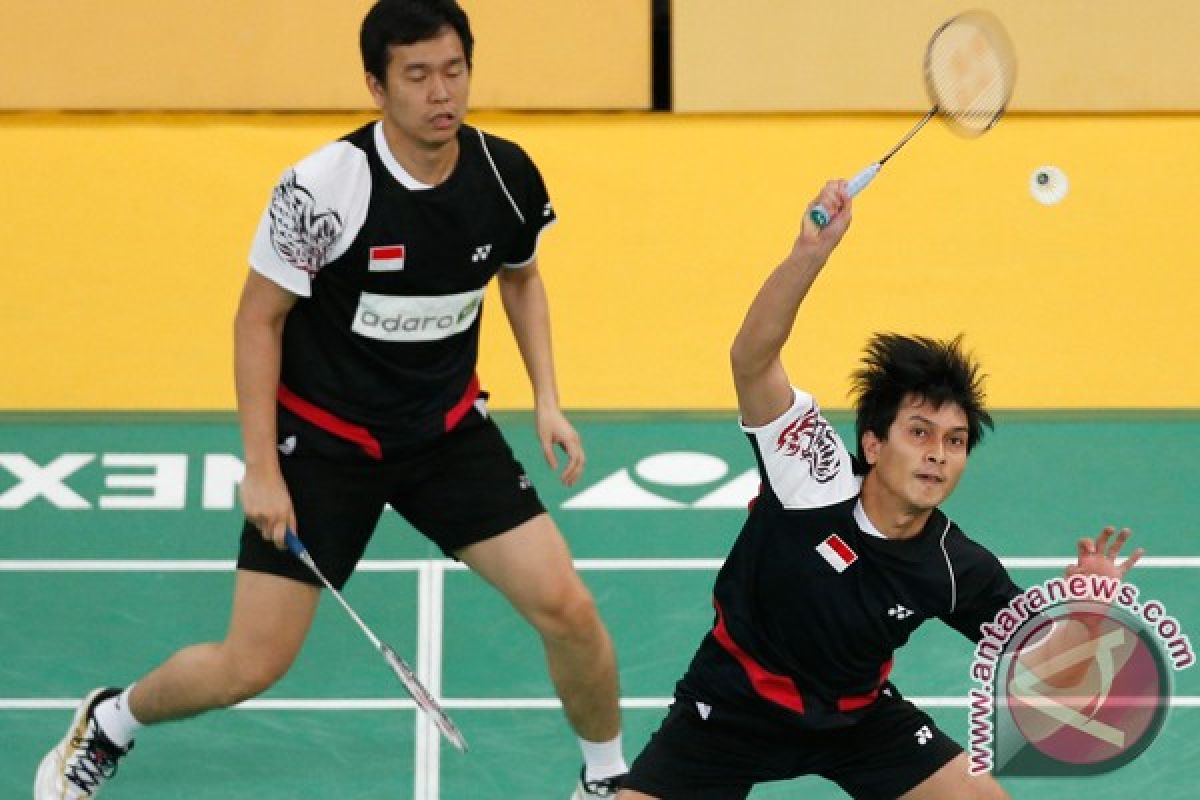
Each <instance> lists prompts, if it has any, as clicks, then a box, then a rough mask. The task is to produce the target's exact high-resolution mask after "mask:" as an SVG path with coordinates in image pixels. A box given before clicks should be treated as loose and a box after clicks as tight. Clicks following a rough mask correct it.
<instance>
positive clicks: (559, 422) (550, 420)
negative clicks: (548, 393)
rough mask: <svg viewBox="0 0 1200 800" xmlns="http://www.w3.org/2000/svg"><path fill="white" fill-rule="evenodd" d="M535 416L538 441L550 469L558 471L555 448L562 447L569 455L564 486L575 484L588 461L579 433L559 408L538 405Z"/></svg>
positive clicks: (564, 472)
mask: <svg viewBox="0 0 1200 800" xmlns="http://www.w3.org/2000/svg"><path fill="white" fill-rule="evenodd" d="M535 416H536V419H537V435H538V441H539V442H541V445H542V454H543V455H544V456H545V457H546V463H547V464H549V465H550V469H552V470H554V471H555V472H557V471H558V453H557V451H556V450H555V448H556V447H561V448H562V450H563V452H564V453H566V455H567V465H566V466H565V467H563V471H562V475H561V480H562V482H563V486H574V485H575V482H576V481H578V480H579V477H580V476H581V475H583V466H584V464H585V463H586V461H587V459H586V458H585V457H584V455H583V442H582V440H580V438H579V434H578V433H576V432H575V428H574V427H572V425H571V423H570V422H568V421H567V418H566V417H565V416H564V415H563V413H562V411H561V410H559V409H557V408H544V407H542V406H538V408H537V411H536V412H535Z"/></svg>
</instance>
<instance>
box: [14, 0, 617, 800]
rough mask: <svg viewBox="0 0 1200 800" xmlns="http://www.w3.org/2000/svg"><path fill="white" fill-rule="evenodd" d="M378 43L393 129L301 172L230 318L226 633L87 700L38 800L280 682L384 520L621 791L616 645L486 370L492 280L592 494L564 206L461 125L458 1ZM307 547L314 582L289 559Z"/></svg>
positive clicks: (396, 8) (542, 435)
mask: <svg viewBox="0 0 1200 800" xmlns="http://www.w3.org/2000/svg"><path fill="white" fill-rule="evenodd" d="M360 44H361V48H362V57H363V64H364V68H365V72H366V83H367V88H368V89H369V91H370V93H371V96H372V97H373V99H374V101H375V103H376V105H377V107H378V108H379V110H380V112H381V117H382V118H381V119H380V120H378V121H376V122H372V123H370V124H368V125H366V126H364V127H362V128H360V129H359V130H357V131H354V132H352V133H350V134H348V135H346V136H345V137H343V138H342V139H340V140H339V141H336V142H333V143H331V144H329V145H327V146H325V147H323V148H321V149H320V150H318V151H316V152H315V153H313V154H312V155H310V156H309V157H307V158H305V159H303V160H301V161H300V162H299V163H297V164H296V165H295V166H294V167H293V168H292V169H289V170H287V171H286V172H285V174H284V175H283V177H282V179H281V180H280V181H279V183H278V185H277V186H276V187H275V189H274V193H273V195H272V197H271V199H270V202H269V204H268V207H267V209H266V211H265V212H264V214H263V215H262V218H261V222H260V224H259V228H258V232H257V235H256V238H255V240H254V243H253V245H252V249H251V254H250V265H251V270H250V272H249V275H248V277H247V279H246V282H245V287H244V290H243V293H242V298H241V303H240V306H239V309H238V313H237V319H236V324H235V372H236V384H237V397H238V410H239V416H240V420H241V424H242V434H243V444H244V447H245V460H246V474H245V479H244V481H243V482H242V487H241V495H242V504H243V507H244V510H245V514H246V524H245V527H244V529H243V531H242V534H241V550H240V553H239V556H238V562H237V564H238V570H237V578H236V585H235V589H234V598H233V613H232V620H231V622H230V625H229V629H228V633H227V635H226V638H225V639H224V641H221V642H216V643H208V644H198V645H194V646H192V647H188V648H185V649H183V650H181V651H180V652H178V653H176V654H175V655H174V656H172V657H171V658H170V659H169V660H167V661H166V662H165V663H164V664H162V665H161V666H159V667H158V668H157V669H155V670H153V671H151V672H150V673H149V674H147V675H146V676H145V677H143V678H142V679H140V680H138V681H137V682H135V683H134V684H133V685H132V686H131V687H127V688H125V689H123V690H122V689H101V690H96V691H94V692H92V693H91V694H89V695H88V696H87V698H85V700H84V701H83V703H82V704H81V706H80V708H79V710H78V712H77V713H76V715H75V718H74V719H73V720H72V722H71V725H70V728H69V729H68V731H67V733H66V735H65V736H64V737H63V739H62V741H61V742H60V743H59V744H58V745H57V746H56V747H55V748H54V749H53V750H51V751H50V752H49V753H48V754H47V755H46V757H45V759H44V760H43V761H42V762H41V765H40V767H39V769H38V772H37V777H36V788H35V793H34V795H35V798H36V800H51V798H53V799H54V800H83V799H84V798H90V797H93V796H94V795H95V794H96V792H97V791H98V790H99V789H100V788H101V786H102V785H103V784H104V783H105V782H106V781H108V780H109V779H110V778H111V777H112V775H113V773H114V772H115V770H116V765H117V760H118V759H120V758H122V757H123V756H124V755H125V754H126V753H127V752H128V751H129V749H130V747H131V746H132V744H133V738H134V735H135V733H137V731H138V730H139V728H141V727H142V726H143V725H151V724H154V723H159V722H163V721H166V720H173V719H180V718H184V717H191V716H194V715H196V714H200V713H202V712H205V711H209V710H211V709H216V708H223V707H227V706H231V705H233V704H235V703H238V702H241V701H243V700H246V699H248V698H250V697H253V696H255V695H257V694H259V693H261V692H263V691H265V690H266V689H267V688H268V687H270V686H271V685H272V684H274V683H275V682H276V681H277V680H278V679H279V678H280V677H281V676H283V675H284V673H285V672H287V670H288V668H289V667H290V666H291V664H292V662H293V660H294V659H295V657H296V655H297V653H298V652H299V651H300V647H301V645H302V644H303V642H304V640H305V638H306V636H307V635H308V631H309V627H310V625H311V623H312V620H313V616H314V614H315V612H316V609H317V601H318V598H319V596H320V589H321V582H320V581H319V580H318V578H317V577H316V574H315V572H314V571H313V570H314V569H315V570H317V571H319V572H320V574H321V575H322V576H324V577H325V578H327V579H328V581H329V584H330V586H332V587H334V588H336V589H340V588H341V587H342V586H343V585H344V584H345V583H346V581H347V580H348V579H349V577H350V576H351V574H352V573H353V572H354V570H355V567H356V565H357V563H358V561H359V559H360V558H361V557H362V555H363V552H364V550H365V548H366V547H367V544H368V541H369V540H370V537H371V535H372V533H373V531H374V529H375V527H376V523H377V522H378V521H379V519H380V516H381V514H382V513H383V512H384V509H385V507H386V506H388V505H391V506H392V507H393V508H394V509H396V510H397V511H398V512H399V513H400V514H402V515H403V516H404V517H405V518H406V519H408V520H409V521H410V522H411V523H412V524H413V526H414V527H416V528H417V529H418V530H419V531H420V532H421V533H423V534H424V535H425V536H426V537H428V538H429V539H430V540H431V541H433V542H434V543H435V544H436V545H437V546H438V547H439V548H441V549H442V551H443V552H445V553H446V554H447V555H448V556H452V557H454V558H457V559H459V560H461V561H462V562H464V563H465V564H467V565H468V566H469V567H470V568H471V569H472V570H474V571H475V572H477V573H478V574H479V575H481V576H482V577H483V578H484V579H486V580H487V581H488V582H489V583H491V584H492V585H493V586H495V587H496V588H497V589H498V590H499V591H500V592H501V593H502V594H503V595H504V596H505V597H506V598H507V599H508V600H509V602H511V603H512V605H513V606H514V607H515V608H516V610H517V611H518V612H519V613H520V614H521V616H523V617H524V618H525V619H527V620H528V621H529V622H530V623H531V624H532V625H533V627H534V628H535V629H536V630H537V632H538V634H540V636H541V640H542V642H543V645H544V649H545V655H546V660H547V663H548V666H549V671H550V676H551V679H552V681H553V683H554V686H555V689H556V691H557V693H558V695H559V697H560V698H561V699H562V703H563V707H564V710H565V713H566V716H567V720H568V722H569V723H570V725H571V726H572V728H573V729H574V730H575V732H576V734H577V735H578V737H579V739H580V746H581V749H582V751H583V762H584V766H583V769H582V770H581V774H580V777H579V780H578V781H577V782H576V781H575V779H574V775H572V777H571V781H572V782H573V783H574V784H575V795H574V796H575V797H576V798H578V800H586V799H587V798H593V797H611V796H613V795H614V794H615V793H616V789H617V783H618V781H619V776H620V775H621V774H623V773H624V772H625V762H624V758H623V755H622V752H621V741H620V716H619V709H618V688H617V671H616V663H615V657H614V655H613V648H612V643H611V640H610V638H609V635H608V633H607V631H606V629H605V627H604V625H603V623H602V621H601V619H600V617H599V615H598V614H597V611H596V607H595V603H594V601H593V599H592V596H591V594H590V593H589V591H588V590H587V588H586V587H585V586H584V584H583V582H582V581H581V580H580V578H579V576H578V575H577V574H576V572H575V570H574V567H573V565H572V561H571V556H570V553H569V552H568V549H567V546H566V543H565V542H564V540H563V537H562V535H561V534H560V533H559V531H558V529H557V527H556V526H555V525H554V523H553V521H551V519H550V517H549V516H548V515H547V514H546V511H545V508H544V507H543V506H542V503H541V501H540V500H539V499H538V495H537V492H536V490H535V489H534V488H533V486H532V485H531V483H530V481H529V479H528V478H527V477H526V475H525V471H524V469H523V468H522V466H521V465H520V464H519V463H518V462H517V461H516V459H515V458H514V457H513V453H512V451H511V449H510V448H509V446H508V444H507V443H506V442H505V439H504V437H503V436H502V434H501V432H500V430H499V429H498V428H497V426H496V424H495V422H493V420H492V419H491V418H490V417H489V415H488V411H487V404H486V399H487V393H486V392H485V391H483V389H482V387H481V383H480V380H479V377H478V376H477V374H476V372H475V365H476V360H477V356H478V344H479V331H480V319H481V315H482V305H483V297H484V290H485V287H486V286H487V284H488V283H490V282H491V280H492V279H493V278H495V279H496V280H497V283H498V284H499V290H500V297H501V299H502V302H503V305H504V309H505V312H506V314H507V316H508V319H509V322H510V323H511V327H512V329H513V331H514V335H515V338H516V340H517V344H518V345H519V349H520V352H521V356H522V358H523V360H524V364H525V368H526V371H527V372H528V375H529V379H530V383H531V385H532V389H533V395H534V399H535V404H536V407H535V419H536V427H537V435H538V438H539V440H540V443H541V447H542V450H543V453H544V455H545V457H546V459H547V461H548V462H549V463H550V465H551V467H552V468H554V469H557V468H558V464H559V462H558V458H559V453H558V450H559V449H561V450H562V451H563V452H564V453H565V456H566V461H565V464H564V466H563V469H562V473H561V478H562V480H563V482H564V483H565V484H567V485H571V484H573V483H574V482H575V481H576V480H578V478H579V476H580V473H581V471H582V469H583V466H584V453H583V449H582V447H581V445H580V441H579V436H578V435H577V434H576V432H575V430H574V428H573V427H572V426H571V424H570V423H569V422H568V421H567V419H566V417H565V416H564V414H563V412H562V411H561V409H560V406H559V399H558V393H557V388H556V386H555V383H556V381H555V369H554V361H553V357H552V350H551V337H550V323H549V311H548V305H547V300H546V293H545V289H544V286H543V283H542V279H541V277H540V275H539V271H538V262H537V256H538V242H539V240H540V237H541V235H542V233H544V232H545V230H546V229H547V228H548V227H549V226H550V225H551V224H552V223H553V222H554V221H555V214H554V209H553V206H552V205H551V203H550V199H549V196H548V194H547V191H546V187H545V185H544V184H543V181H542V177H541V175H540V173H539V171H538V169H537V167H536V166H535V165H534V163H533V161H532V160H531V159H530V158H529V156H528V155H526V153H525V152H524V151H523V150H522V149H521V148H520V147H519V146H518V145H516V144H514V143H513V142H509V141H506V140H504V139H501V138H499V137H496V136H492V135H489V134H487V133H484V132H483V131H481V130H478V129H476V128H473V127H471V126H468V125H466V124H465V122H464V115H465V113H466V110H467V95H468V89H469V85H470V77H471V53H472V45H473V38H472V34H471V30H470V26H469V23H468V19H467V16H466V14H465V13H464V12H463V10H462V9H461V8H460V7H459V6H458V4H457V3H456V2H454V0H381V2H378V3H376V4H375V5H374V6H373V7H372V8H371V10H370V11H369V12H368V13H367V15H366V18H365V19H364V21H363V25H362V31H361V42H360ZM292 531H294V532H295V535H296V536H298V537H299V540H300V542H301V543H302V547H301V546H300V545H299V544H296V546H295V547H294V548H293V549H294V550H296V551H297V552H299V553H300V554H301V555H304V557H305V558H308V557H311V559H312V562H311V564H308V563H307V562H306V563H301V561H300V560H298V559H297V558H294V557H293V555H292V554H291V553H290V552H289V551H288V550H287V549H285V548H284V545H285V541H289V542H291V541H292V540H291V538H290V534H291V532H292ZM293 544H295V543H294V542H293ZM360 624H361V623H360ZM364 630H366V628H365V626H364ZM393 660H394V659H393ZM418 694H419V693H417V694H414V697H417V696H418ZM420 699H421V698H418V701H419V702H420ZM423 708H424V706H423ZM426 710H428V709H426ZM571 772H572V773H574V768H572V769H571ZM565 780H566V779H565V776H564V781H565ZM564 788H565V787H564ZM563 793H564V795H565V794H566V792H565V791H564V792H563Z"/></svg>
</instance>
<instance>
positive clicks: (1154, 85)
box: [672, 0, 1200, 111]
mask: <svg viewBox="0 0 1200 800" xmlns="http://www.w3.org/2000/svg"><path fill="white" fill-rule="evenodd" d="M972 7H974V8H986V9H989V10H991V11H993V12H994V13H995V14H996V16H998V17H999V18H1000V19H1001V20H1002V21H1003V23H1004V25H1005V27H1006V28H1007V29H1008V31H1009V33H1010V35H1011V36H1012V39H1013V42H1014V45H1015V48H1016V51H1017V60H1018V63H1019V70H1018V71H1019V75H1018V79H1017V85H1016V90H1015V92H1014V93H1013V100H1012V102H1013V106H1012V107H1013V108H1015V109H1019V110H1025V111H1131V110H1132V111H1145V110H1181V109H1200V70H1198V69H1197V68H1196V56H1195V52H1196V41H1197V38H1198V35H1200V3H1195V2H1193V0H1156V2H1154V3H1152V4H1149V5H1147V6H1146V8H1147V9H1149V8H1152V9H1153V11H1152V12H1151V13H1142V12H1141V11H1140V10H1138V9H1139V7H1138V6H1135V5H1131V4H1130V3H1129V2H1128V0H1038V1H1036V2H1035V1H1034V0H972V2H970V3H966V4H964V3H963V2H962V0H904V1H903V2H896V1H895V0H892V1H891V2H888V1H887V0H838V2H833V3H831V2H825V1H824V0H803V1H802V2H801V1H798V0H738V1H737V2H729V0H676V2H675V3H674V4H673V6H672V14H673V19H672V26H673V28H672V30H673V36H672V41H673V50H672V58H673V65H674V69H673V73H674V96H675V106H674V107H675V109H676V110H678V111H803V110H820V111H842V110H867V111H880V110H914V109H916V108H924V107H926V106H927V101H926V100H925V96H924V88H923V86H924V84H923V82H922V77H921V63H922V57H923V56H924V53H925V43H926V42H927V41H928V39H929V35H930V34H931V33H932V32H933V31H934V29H935V28H937V26H938V25H939V24H941V22H942V21H943V20H945V19H947V18H949V17H951V16H953V15H954V14H957V13H959V12H960V11H962V10H963V8H972Z"/></svg>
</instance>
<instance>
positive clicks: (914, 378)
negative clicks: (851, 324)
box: [851, 333, 993, 463]
mask: <svg viewBox="0 0 1200 800" xmlns="http://www.w3.org/2000/svg"><path fill="white" fill-rule="evenodd" d="M983 377H984V376H983V375H982V373H980V371H979V364H978V363H976V362H975V361H974V360H973V359H972V358H971V356H969V355H968V354H966V353H964V352H963V350H962V336H961V335H959V336H956V337H954V339H952V340H950V341H948V342H942V341H938V340H936V339H928V338H925V337H923V336H901V335H899V334H896V333H879V334H876V335H875V336H873V337H871V340H870V341H869V342H867V348H866V353H865V354H864V355H863V361H862V367H861V368H860V369H858V370H857V371H856V372H855V373H854V375H853V385H852V389H851V393H852V395H853V398H854V406H855V409H856V410H857V412H858V416H857V421H856V426H855V427H856V431H855V432H856V434H857V436H858V451H859V458H860V459H862V460H863V461H864V463H865V459H863V454H862V437H863V434H864V433H866V432H867V431H871V432H872V433H874V434H875V435H876V436H877V437H879V439H881V440H883V439H887V436H888V430H889V429H890V428H891V427H892V423H893V422H895V420H896V414H897V412H898V411H899V410H900V404H901V403H903V402H904V400H905V398H906V397H910V396H911V397H916V398H919V399H923V400H927V401H928V402H929V403H930V404H931V405H933V407H934V408H941V407H942V406H943V405H945V404H946V403H953V404H955V405H957V406H958V407H959V408H961V409H962V410H963V411H964V412H965V413H966V415H967V451H968V452H970V451H971V449H972V448H974V447H975V445H976V444H978V443H979V440H980V439H982V438H983V428H984V426H985V425H986V426H987V427H988V428H992V427H993V424H992V416H991V414H989V413H988V412H987V410H986V409H984V407H983V403H984V397H983Z"/></svg>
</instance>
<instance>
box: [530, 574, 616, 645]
mask: <svg viewBox="0 0 1200 800" xmlns="http://www.w3.org/2000/svg"><path fill="white" fill-rule="evenodd" d="M529 617H530V622H532V623H533V626H534V627H535V628H537V630H538V633H540V634H541V635H542V636H544V637H546V638H549V639H571V638H576V637H580V636H590V635H591V632H592V631H593V630H594V629H595V627H596V626H598V625H599V624H600V616H599V614H598V613H597V611H596V601H595V600H593V599H592V593H591V592H589V591H588V590H587V587H586V586H584V585H583V582H582V581H579V580H578V579H576V580H574V581H570V582H569V583H568V584H567V585H565V586H563V587H562V588H560V589H558V590H557V591H554V592H553V593H551V594H549V595H548V596H546V597H544V598H542V601H541V602H540V603H538V604H537V606H536V608H535V609H534V610H533V611H532V612H531V613H530V614H529Z"/></svg>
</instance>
